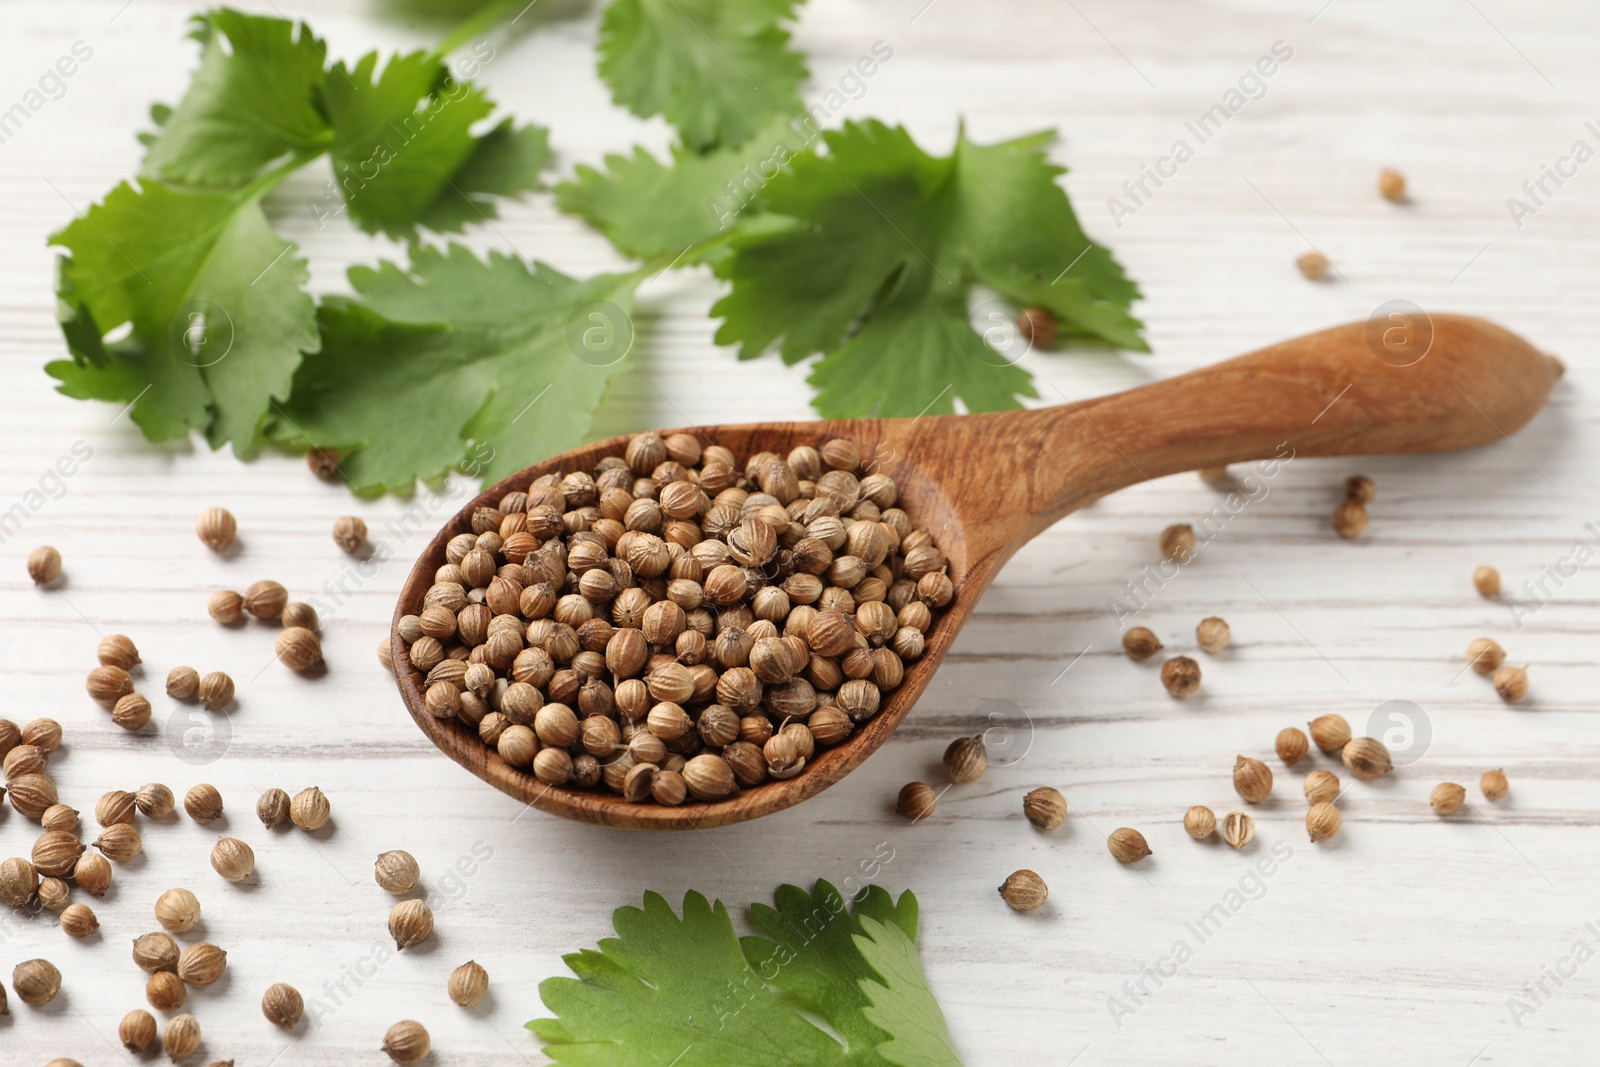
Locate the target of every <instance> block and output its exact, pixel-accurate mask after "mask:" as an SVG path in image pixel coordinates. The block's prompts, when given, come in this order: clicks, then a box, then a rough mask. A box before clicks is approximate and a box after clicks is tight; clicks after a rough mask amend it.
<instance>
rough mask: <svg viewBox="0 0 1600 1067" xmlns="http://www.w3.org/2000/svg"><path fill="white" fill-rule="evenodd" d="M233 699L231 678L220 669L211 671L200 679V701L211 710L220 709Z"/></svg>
mask: <svg viewBox="0 0 1600 1067" xmlns="http://www.w3.org/2000/svg"><path fill="white" fill-rule="evenodd" d="M232 701H233V679H232V678H230V677H228V676H227V675H226V674H224V673H223V672H222V671H212V672H211V673H210V674H208V675H206V676H205V677H204V678H201V679H200V703H201V704H204V705H205V706H206V707H207V708H208V709H210V710H211V711H221V710H222V709H223V708H225V707H227V706H228V705H229V704H230V703H231V702H232Z"/></svg>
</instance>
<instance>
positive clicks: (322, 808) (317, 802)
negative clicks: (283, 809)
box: [289, 786, 333, 831]
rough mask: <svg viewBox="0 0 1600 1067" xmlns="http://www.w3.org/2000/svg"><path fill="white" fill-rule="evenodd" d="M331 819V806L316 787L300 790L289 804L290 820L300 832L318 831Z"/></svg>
mask: <svg viewBox="0 0 1600 1067" xmlns="http://www.w3.org/2000/svg"><path fill="white" fill-rule="evenodd" d="M332 817H333V809H332V806H331V805H330V804H329V803H328V798H327V796H326V795H324V794H323V792H322V790H320V789H318V788H317V787H316V786H312V787H311V788H309V789H302V790H300V792H298V793H296V794H295V795H294V800H293V801H291V802H290V804H289V818H290V820H291V821H292V822H293V823H294V824H295V825H296V826H298V827H300V829H302V830H308V831H309V830H320V829H322V828H323V827H324V826H327V825H328V820H329V819H330V818H332Z"/></svg>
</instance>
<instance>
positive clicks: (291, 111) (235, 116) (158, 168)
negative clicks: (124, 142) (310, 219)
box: [143, 8, 332, 189]
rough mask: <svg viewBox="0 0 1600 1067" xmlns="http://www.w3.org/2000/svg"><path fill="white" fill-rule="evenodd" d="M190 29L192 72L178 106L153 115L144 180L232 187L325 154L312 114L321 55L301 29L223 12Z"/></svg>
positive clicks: (327, 137)
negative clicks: (287, 160)
mask: <svg viewBox="0 0 1600 1067" xmlns="http://www.w3.org/2000/svg"><path fill="white" fill-rule="evenodd" d="M194 24H195V29H194V33H193V35H192V36H193V37H194V38H195V40H197V41H199V42H200V45H201V53H200V67H199V69H198V70H196V71H195V73H194V77H193V78H192V79H191V80H190V82H189V89H188V91H187V92H186V93H184V96H183V99H182V100H181V101H180V102H179V103H178V105H177V107H175V108H170V109H169V108H161V109H160V110H158V111H154V110H153V112H152V116H151V117H152V118H153V119H155V121H156V124H157V128H158V132H156V133H155V134H154V135H153V136H152V137H151V138H150V139H149V151H148V152H147V153H146V155H145V160H144V167H143V173H144V174H145V175H146V176H148V177H153V178H161V179H163V180H165V181H169V182H173V183H175V184H179V185H204V186H213V187H220V188H230V189H233V188H238V187H240V186H242V185H244V184H246V183H247V182H249V181H250V180H251V179H252V178H254V177H255V176H256V175H257V174H258V173H259V172H260V171H261V168H262V167H264V166H266V165H267V164H268V163H271V162H273V161H274V160H277V159H279V158H281V157H284V156H288V155H293V154H304V155H306V156H307V158H309V157H310V156H314V155H317V154H319V153H321V152H322V151H323V150H324V149H325V148H326V147H327V146H328V144H329V142H330V141H331V140H332V131H330V130H329V129H328V122H327V120H326V119H325V118H323V116H322V113H321V111H319V110H318V107H317V96H318V93H320V92H321V90H322V87H323V82H324V78H325V75H324V73H323V69H322V66H323V61H324V60H323V57H324V55H325V53H326V52H327V47H326V45H324V44H323V42H322V41H319V40H318V39H317V38H316V37H315V36H313V35H312V33H311V29H310V27H308V26H307V25H306V24H305V23H303V22H302V23H300V24H298V25H296V24H295V23H294V22H291V21H289V20H288V19H277V18H262V17H258V16H254V15H245V14H242V13H240V12H238V11H233V10H230V9H227V8H224V9H222V10H219V11H213V12H211V13H210V14H207V15H198V16H196V17H195V19H194ZM224 39H226V42H227V43H226V46H225V45H224V43H223V42H224Z"/></svg>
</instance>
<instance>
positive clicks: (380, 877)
mask: <svg viewBox="0 0 1600 1067" xmlns="http://www.w3.org/2000/svg"><path fill="white" fill-rule="evenodd" d="M373 877H374V878H375V879H376V880H377V883H378V884H379V885H380V886H382V887H383V888H384V889H386V890H388V891H389V892H391V893H393V894H395V895H396V896H398V895H400V894H401V893H409V892H411V891H412V890H413V889H415V888H416V887H417V880H418V879H419V878H421V877H422V871H421V869H420V868H419V867H418V866H417V861H416V859H414V858H413V857H412V855H411V853H409V852H404V851H401V850H400V849H392V850H391V851H389V852H385V853H382V854H381V855H379V856H378V862H377V863H376V864H375V865H374V868H373Z"/></svg>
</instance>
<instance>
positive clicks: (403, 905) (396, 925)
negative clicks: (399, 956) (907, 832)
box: [389, 900, 433, 949]
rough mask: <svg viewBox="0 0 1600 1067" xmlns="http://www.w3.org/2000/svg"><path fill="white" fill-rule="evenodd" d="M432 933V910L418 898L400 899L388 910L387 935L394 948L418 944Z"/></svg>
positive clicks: (405, 947) (404, 947)
mask: <svg viewBox="0 0 1600 1067" xmlns="http://www.w3.org/2000/svg"><path fill="white" fill-rule="evenodd" d="M432 934H433V910H432V909H431V908H429V907H428V905H426V904H424V903H423V902H422V901H420V900H402V901H401V902H400V903H398V904H396V905H395V906H394V909H393V910H392V911H390V912H389V936H391V937H393V938H394V947H395V948H396V949H407V948H410V947H411V946H412V945H420V944H421V943H422V942H424V941H426V940H427V939H428V938H429V937H430V936H431V935H432Z"/></svg>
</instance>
